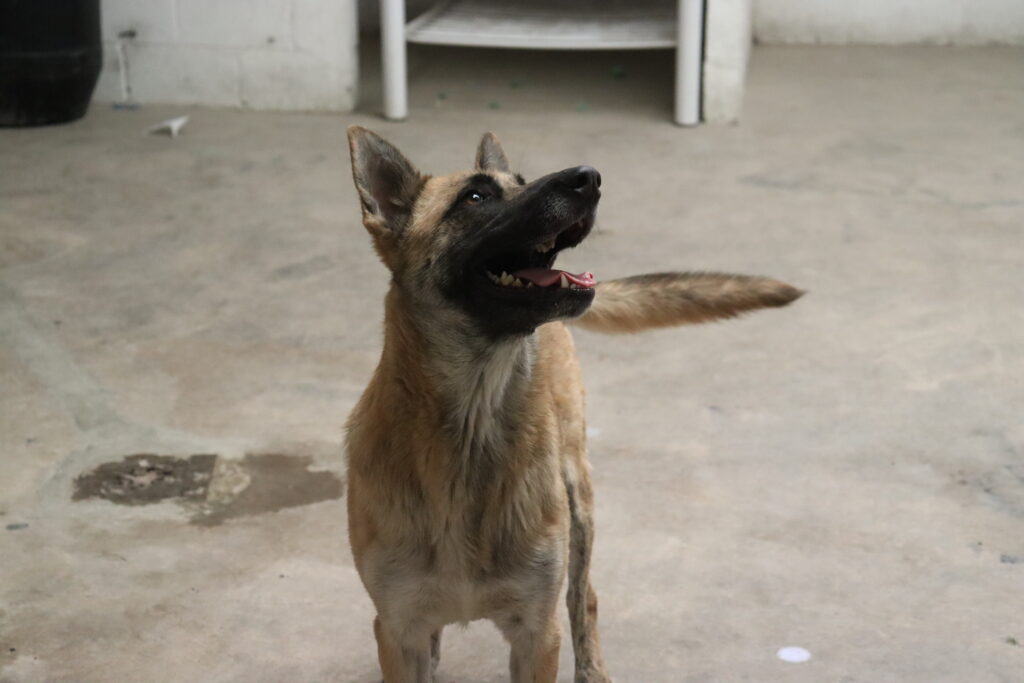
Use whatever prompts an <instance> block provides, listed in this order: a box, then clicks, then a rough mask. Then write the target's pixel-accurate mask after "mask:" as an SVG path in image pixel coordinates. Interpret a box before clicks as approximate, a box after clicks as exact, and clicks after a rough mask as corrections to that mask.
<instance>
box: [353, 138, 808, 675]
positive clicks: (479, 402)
mask: <svg viewBox="0 0 1024 683" xmlns="http://www.w3.org/2000/svg"><path fill="white" fill-rule="evenodd" d="M348 137H349V146H350V148H351V152H352V172H353V176H354V178H355V184H356V189H357V190H358V192H359V198H360V200H361V202H362V212H363V224H364V225H365V226H366V229H367V230H368V231H369V232H370V235H371V237H372V238H373V244H374V247H375V248H376V250H377V253H378V254H379V255H380V257H381V259H382V260H383V261H384V264H385V265H386V266H387V267H388V268H389V269H390V270H391V274H392V281H391V287H390V290H389V291H388V294H387V297H386V300H385V314H384V320H385V332H384V350H383V353H382V355H381V360H380V364H379V365H378V366H377V370H376V372H375V373H374V376H373V379H372V380H371V382H370V385H369V386H368V387H367V388H366V391H365V392H364V393H363V396H362V398H361V399H360V401H359V403H358V405H357V406H356V407H355V410H353V412H352V415H351V417H350V418H349V421H348V442H347V448H348V472H349V474H348V519H349V537H350V540H351V543H352V554H353V556H354V557H355V562H356V567H357V568H358V570H359V575H360V577H361V578H362V580H363V584H364V585H365V586H366V590H367V591H368V592H369V594H370V598H371V599H372V600H373V604H374V606H375V607H376V609H377V618H376V619H375V620H374V624H373V628H374V633H375V635H376V638H377V649H378V655H379V658H380V666H381V669H382V670H383V673H384V680H385V681H386V683H400V682H402V683H413V682H416V683H424V682H426V681H429V680H430V679H431V677H432V673H433V670H434V669H435V668H436V667H437V662H438V655H439V648H440V638H441V629H442V628H444V626H445V625H446V624H451V623H454V622H462V623H465V622H468V621H471V620H474V619H485V618H486V619H491V620H493V621H494V623H495V624H496V625H497V626H498V628H499V629H500V630H501V632H502V633H503V634H504V635H505V637H506V638H507V639H508V641H509V643H510V644H511V648H512V655H511V672H512V680H513V681H516V682H526V681H531V682H539V681H554V680H555V677H556V674H557V669H558V648H559V642H560V634H559V627H558V620H557V618H556V608H557V601H558V594H559V591H560V590H561V587H562V582H563V580H564V579H565V576H566V572H568V576H569V584H568V590H567V600H566V602H567V604H568V608H569V620H570V623H571V625H572V643H573V649H574V651H575V656H576V680H577V681H607V680H610V679H609V677H608V674H607V672H606V670H605V667H604V662H603V661H602V659H601V649H600V646H599V643H598V637H597V596H596V595H595V593H594V589H593V587H592V586H591V585H590V581H589V578H588V568H589V562H590V549H591V544H592V541H593V536H594V527H593V516H592V510H593V492H592V489H591V483H590V475H589V464H588V462H587V454H586V444H585V428H584V418H583V386H582V384H581V382H580V372H579V367H578V365H577V362H576V355H575V351H574V349H573V342H572V338H571V336H570V334H569V331H568V330H567V329H566V326H565V325H564V324H563V323H562V322H561V321H562V320H569V319H575V320H574V322H575V323H577V324H580V325H583V326H585V327H587V328H590V329H594V330H598V331H604V332H635V331H638V330H643V329H647V328H651V327H658V326H664V325H677V324H681V323H694V322H703V321H707V320H715V319H720V318H729V317H732V316H734V315H737V314H738V313H741V312H743V311H748V310H752V309H756V308H762V307H766V306H784V305H785V304H788V303H789V302H791V301H793V300H794V299H796V298H797V297H799V296H800V294H801V292H800V291H799V290H797V289H794V288H793V287H790V286H789V285H786V284H783V283H782V282H778V281H775V280H769V279H765V278H756V277H743V276H736V275H718V274H678V273H665V274H660V275H641V276H638V277H632V278H626V279H622V280H612V281H609V282H602V283H600V284H595V282H594V280H593V277H592V276H591V275H590V274H589V273H582V274H573V273H566V272H564V271H559V270H554V269H552V267H551V266H552V264H553V262H554V260H555V256H556V254H557V253H558V252H559V251H560V250H562V249H566V248H569V247H573V246H576V245H577V244H579V243H580V242H581V241H582V240H583V238H584V237H586V236H587V233H588V232H589V231H590V229H591V226H592V225H593V222H594V213H595V210H596V208H597V202H598V199H599V197H600V191H599V189H598V188H599V186H600V184H601V177H600V175H598V173H597V171H595V170H594V169H593V168H589V167H586V166H580V167H577V168H570V169H566V170H564V171H560V172H558V173H552V174H550V175H547V176H544V177H543V178H540V179H539V180H535V181H533V182H531V183H526V182H525V181H524V180H523V178H522V177H521V176H519V175H515V174H513V173H512V172H511V170H510V169H509V164H508V160H507V159H506V157H505V154H504V152H503V151H502V149H501V146H500V145H499V143H498V141H497V139H496V138H495V137H494V136H493V135H491V134H487V135H485V136H484V138H483V140H482V141H481V143H480V147H479V149H478V151H477V155H476V167H475V169H474V170H472V171H466V172H464V173H455V174H452V175H448V176H441V177H431V176H426V175H421V174H420V173H418V172H417V171H416V170H415V168H413V166H412V165H411V164H410V163H409V161H407V160H406V159H405V157H403V156H402V154H401V153H400V152H399V151H398V150H397V149H395V148H394V147H393V146H392V145H390V144H389V143H387V142H386V141H384V140H382V139H381V138H379V137H378V136H377V135H375V134H373V133H372V132H370V131H368V130H366V129H363V128H358V127H352V128H350V129H349V132H348Z"/></svg>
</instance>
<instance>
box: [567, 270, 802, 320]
mask: <svg viewBox="0 0 1024 683" xmlns="http://www.w3.org/2000/svg"><path fill="white" fill-rule="evenodd" d="M803 294H804V293H803V292H802V291H801V290H799V289H797V288H796V287H792V286H790V285H787V284H786V283H784V282H779V281H778V280H771V279H769V278H764V277H753V276H749V275H727V274H723V273H655V274H650V275H637V276H634V277H627V278H623V279H620V280H609V281H607V282H601V283H599V284H598V285H597V294H596V296H595V297H594V303H593V304H592V305H591V306H590V308H589V309H588V310H587V312H586V313H584V314H583V315H582V316H581V317H579V318H577V319H576V320H575V321H574V323H575V324H577V325H579V326H580V327H584V328H587V329H589V330H594V331H596V332H605V333H628V332H640V331H642V330H647V329H652V328H657V327H668V326H670V325H683V324H687V323H703V322H710V321H712V320H724V319H726V318H733V317H735V316H737V315H739V314H740V313H745V312H747V311H752V310H755V309H759V308H769V307H779V306H785V305H786V304H789V303H792V302H793V301H795V300H797V299H798V298H800V297H801V296H803Z"/></svg>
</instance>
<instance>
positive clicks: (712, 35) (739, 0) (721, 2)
mask: <svg viewBox="0 0 1024 683" xmlns="http://www.w3.org/2000/svg"><path fill="white" fill-rule="evenodd" d="M705 7H706V12H707V16H706V17H705V21H704V74H703V81H702V93H701V94H702V98H703V102H702V105H703V115H704V120H705V121H707V122H710V123H727V122H731V121H736V120H737V119H739V116H740V110H741V109H742V108H743V89H744V86H745V84H746V80H747V62H748V61H749V60H750V44H751V30H752V22H753V8H752V6H751V0H708V2H707V4H706V6H705Z"/></svg>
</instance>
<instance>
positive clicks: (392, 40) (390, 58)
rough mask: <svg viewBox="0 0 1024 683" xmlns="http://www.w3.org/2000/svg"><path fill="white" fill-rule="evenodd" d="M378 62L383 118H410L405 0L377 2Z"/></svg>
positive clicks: (382, 0)
mask: <svg viewBox="0 0 1024 683" xmlns="http://www.w3.org/2000/svg"><path fill="white" fill-rule="evenodd" d="M380 43H381V62H382V66H383V76H384V116H385V117H386V118H389V119H392V120H400V119H404V118H405V117H406V116H408V115H409V83H408V80H407V75H406V70H405V69H406V67H405V0H380Z"/></svg>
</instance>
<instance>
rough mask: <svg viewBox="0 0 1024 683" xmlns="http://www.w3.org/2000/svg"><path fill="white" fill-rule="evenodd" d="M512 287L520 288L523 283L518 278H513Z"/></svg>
mask: <svg viewBox="0 0 1024 683" xmlns="http://www.w3.org/2000/svg"><path fill="white" fill-rule="evenodd" d="M512 286H513V287H522V286H523V281H522V280H520V279H519V278H513V279H512Z"/></svg>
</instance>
